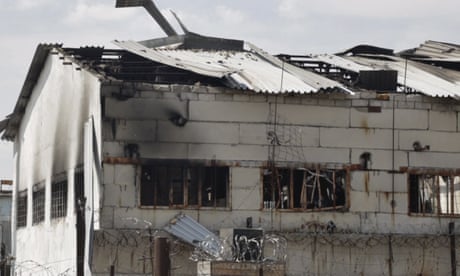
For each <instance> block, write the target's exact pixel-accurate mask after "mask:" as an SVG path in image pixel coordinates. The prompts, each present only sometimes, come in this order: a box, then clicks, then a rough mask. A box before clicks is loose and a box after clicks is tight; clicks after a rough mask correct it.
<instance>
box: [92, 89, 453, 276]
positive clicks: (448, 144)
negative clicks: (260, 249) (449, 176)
mask: <svg viewBox="0 0 460 276" xmlns="http://www.w3.org/2000/svg"><path fill="white" fill-rule="evenodd" d="M130 87H132V86H130ZM121 89H123V88H121ZM117 91H120V87H116V86H104V87H103V89H102V93H103V95H105V105H104V107H105V114H104V116H103V121H104V123H103V133H104V137H103V140H104V146H103V155H104V156H103V157H104V158H109V157H123V156H124V146H125V145H126V144H129V143H135V144H138V146H139V153H140V157H141V158H142V159H176V160H180V159H193V160H207V161H209V160H218V161H219V162H223V163H228V164H230V165H231V170H230V174H231V183H230V201H229V202H230V204H229V208H221V209H215V210H210V209H201V210H200V209H195V210H194V209H169V210H168V209H149V208H144V209H142V208H139V182H140V178H139V171H140V168H139V166H138V165H135V164H111V163H106V164H104V189H105V190H104V204H103V205H104V207H103V210H102V212H101V225H102V226H103V227H105V228H109V229H112V228H115V229H125V228H139V227H140V226H139V225H134V224H133V223H132V222H130V221H129V220H128V219H127V218H132V217H135V218H138V219H141V220H146V221H149V222H151V223H152V225H153V226H154V227H156V228H162V227H163V226H164V225H166V224H167V223H168V221H169V220H170V219H171V218H173V217H174V216H175V215H177V214H178V213H180V212H182V213H185V214H188V215H190V216H192V217H193V218H195V219H196V220H198V221H199V222H200V223H202V224H203V225H205V226H206V227H208V228H209V229H211V230H213V231H217V230H218V229H220V228H231V227H235V228H241V227H245V225H246V218H248V217H252V219H253V225H254V227H261V228H264V229H265V230H269V231H275V232H281V233H285V232H286V233H287V232H292V231H299V230H301V229H303V228H304V227H305V225H307V224H308V223H309V222H312V221H315V222H318V223H321V224H326V223H327V222H329V221H333V222H334V223H335V224H336V225H337V227H338V228H340V229H344V230H347V231H351V232H353V233H383V234H388V233H407V234H409V233H420V234H424V233H440V232H443V233H444V232H445V231H446V229H447V222H448V221H449V220H450V218H437V217H432V218H429V217H423V218H422V217H413V216H409V215H408V182H407V174H406V173H403V172H401V173H391V171H392V170H396V171H399V170H400V168H401V167H411V168H413V167H415V168H433V169H445V168H450V169H457V168H459V167H460V142H459V141H460V139H459V138H460V132H459V129H460V122H459V120H460V115H459V110H460V107H459V105H458V104H457V103H456V102H453V101H451V100H443V99H432V98H429V97H425V96H420V95H417V96H411V95H396V96H393V95H390V96H389V100H388V98H387V97H379V95H377V94H375V93H371V92H369V93H361V94H356V95H344V94H334V93H333V94H321V95H314V94H313V95H312V94H309V95H294V96H293V95H290V96H281V95H279V96H274V95H266V94H251V93H246V92H242V91H233V90H229V89H224V88H215V87H214V88H212V87H201V86H187V87H183V86H169V85H148V84H142V85H136V86H135V89H134V93H133V97H132V98H128V99H123V100H118V99H116V97H112V96H111V95H112V94H113V93H117ZM393 99H394V100H395V103H394V104H393V102H392V100H393ZM275 102H276V103H277V114H278V116H279V118H278V123H279V126H278V127H279V128H278V131H282V132H283V135H282V137H281V138H283V139H284V140H282V145H281V146H280V147H279V148H278V150H279V152H283V154H284V155H283V157H282V156H281V153H280V156H278V157H279V159H278V161H282V162H283V163H289V162H291V163H296V164H297V165H299V164H310V165H313V164H318V165H321V166H326V167H344V166H345V167H347V166H348V167H350V166H351V165H353V164H358V163H359V158H360V155H361V154H362V153H364V152H368V153H370V154H371V163H370V170H365V171H364V170H351V171H350V187H349V193H348V196H349V203H350V204H349V208H348V209H347V210H345V211H343V210H342V211H337V212H298V211H290V210H278V211H270V210H263V209H262V203H261V201H262V199H261V198H262V184H261V167H263V166H264V165H266V164H267V160H268V158H269V155H268V154H269V149H270V147H269V144H268V139H267V130H268V129H270V127H272V126H271V125H270V121H269V119H270V118H271V116H272V115H273V112H274V107H275V105H274V103H275ZM369 106H371V107H380V108H381V112H378V113H372V112H368V110H369V109H368V107H369ZM393 106H395V109H394V110H393ZM176 115H180V116H182V117H184V118H186V119H187V120H188V121H187V123H186V124H185V125H184V126H182V127H179V126H175V125H174V124H173V123H172V122H171V121H170V118H171V117H172V116H176ZM393 115H394V117H393ZM293 137H294V138H293ZM415 141H418V142H419V143H420V144H421V145H422V146H425V145H429V146H430V150H428V151H423V152H416V151H414V149H413V143H414V142H415ZM283 143H284V145H283ZM281 157H282V158H281ZM297 165H296V166H297ZM355 167H356V166H355ZM393 181H394V184H393ZM299 246H303V247H309V246H310V245H309V244H300V245H299ZM386 248H387V247H386ZM299 250H300V249H299ZM334 250H345V249H343V248H342V249H340V248H336V249H334ZM299 252H300V251H299ZM335 252H336V253H335V254H338V253H337V251H335ZM299 254H300V253H299ZM325 254H326V255H324V256H330V252H329V253H325ZM295 256H297V255H295ZM293 258H294V259H295V258H296V257H293ZM324 258H326V257H324ZM290 262H291V261H290ZM292 262H295V261H292ZM374 263H376V262H374ZM315 265H316V267H315V268H309V269H311V271H312V275H314V274H315V273H316V272H315V271H324V270H322V268H321V266H320V263H319V262H316V261H315ZM382 265H383V263H382ZM295 266H297V267H295ZM295 266H294V265H293V264H292V265H288V267H290V269H291V271H293V272H292V273H290V274H289V275H296V274H295V271H296V269H299V267H300V266H299V264H298V263H297V262H296V265H295ZM350 269H351V268H350ZM363 269H364V268H363ZM328 271H329V270H328ZM337 271H340V269H339V270H337ZM363 271H365V269H364V270H363ZM407 271H408V272H410V273H412V270H407ZM332 272H333V271H331V272H327V273H332Z"/></svg>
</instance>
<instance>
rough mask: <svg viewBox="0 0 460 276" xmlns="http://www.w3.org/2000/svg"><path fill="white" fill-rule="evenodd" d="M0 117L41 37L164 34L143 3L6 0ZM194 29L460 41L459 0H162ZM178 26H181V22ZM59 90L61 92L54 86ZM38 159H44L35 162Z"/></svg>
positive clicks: (297, 45) (267, 45)
mask: <svg viewBox="0 0 460 276" xmlns="http://www.w3.org/2000/svg"><path fill="white" fill-rule="evenodd" d="M1 1H2V5H1V9H0V26H1V27H0V42H1V43H0V60H1V62H0V91H1V93H2V94H1V95H2V97H1V101H0V117H1V118H4V117H5V116H6V115H8V114H10V113H11V112H12V110H13V108H14V105H15V103H16V99H17V97H18V94H19V92H20V89H21V87H22V84H23V81H24V78H25V76H26V74H27V70H28V68H29V65H30V62H31V59H32V56H33V54H34V51H35V48H36V46H37V45H38V44H39V43H63V44H64V46H68V47H79V46H88V45H90V46H105V47H106V48H115V46H112V45H111V43H110V41H112V40H114V39H119V40H127V39H133V40H145V39H149V38H157V37H162V36H164V34H163V32H162V31H161V29H160V28H159V27H158V26H157V25H156V23H155V22H154V21H153V19H152V18H151V17H150V16H149V15H148V14H147V12H146V11H145V10H144V9H142V8H123V9H115V8H114V7H115V0H66V1H56V0H1ZM156 4H157V6H158V7H159V8H160V9H161V10H162V11H163V13H164V14H166V16H167V18H168V19H170V21H172V17H171V15H170V13H169V12H168V10H173V11H175V12H176V13H177V14H178V15H179V17H181V19H182V21H183V22H184V23H185V25H186V26H187V27H188V29H189V30H191V31H193V32H197V33H200V34H204V35H210V36H219V37H226V38H236V39H243V40H247V41H250V42H252V43H254V44H256V45H257V46H259V47H260V48H263V49H265V50H266V51H268V52H269V53H272V54H278V53H291V54H310V53H334V52H339V51H341V50H344V49H347V48H350V47H352V46H355V45H358V44H363V43H366V44H372V45H376V46H381V47H386V48H392V49H395V50H397V51H399V50H404V49H408V48H413V47H416V46H418V45H419V44H420V43H422V42H424V41H425V40H429V39H431V40H439V41H444V42H452V43H457V44H460V33H459V26H460V15H459V11H460V1H459V0H385V1H375V0H347V1H345V0H156ZM173 26H175V27H176V29H177V30H178V31H179V28H178V27H177V24H175V22H174V23H173ZM56 92H59V91H56ZM12 156H13V149H12V143H8V142H4V141H2V142H0V179H11V178H12V177H13V165H12ZM37 162H39V160H37Z"/></svg>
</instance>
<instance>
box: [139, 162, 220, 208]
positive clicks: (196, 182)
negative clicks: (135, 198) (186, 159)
mask: <svg viewBox="0 0 460 276" xmlns="http://www.w3.org/2000/svg"><path fill="white" fill-rule="evenodd" d="M228 187H229V168H228V167H217V166H212V167H206V166H174V165H172V166H164V165H144V166H142V178H141V195H140V203H141V205H142V206H169V207H201V206H204V207H227V202H228V199H227V195H228Z"/></svg>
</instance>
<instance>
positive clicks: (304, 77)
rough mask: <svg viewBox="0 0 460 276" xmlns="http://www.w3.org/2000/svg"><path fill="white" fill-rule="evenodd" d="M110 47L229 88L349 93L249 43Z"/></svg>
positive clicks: (119, 43)
mask: <svg viewBox="0 0 460 276" xmlns="http://www.w3.org/2000/svg"><path fill="white" fill-rule="evenodd" d="M114 44H115V45H117V46H119V47H120V48H122V49H125V50H126V51H128V52H131V53H133V54H137V55H139V56H142V57H144V58H146V59H149V60H151V61H154V62H158V63H162V64H164V65H168V66H171V67H175V68H178V69H182V70H186V71H191V72H193V73H196V74H199V75H204V76H208V77H212V78H218V79H223V80H225V82H224V83H225V84H226V85H227V86H229V87H230V88H235V89H243V90H252V91H255V92H265V93H280V92H281V93H301V94H302V93H315V92H319V91H326V90H334V89H336V90H342V91H346V92H348V93H351V91H350V90H348V89H346V88H345V87H344V86H343V85H341V84H340V83H338V82H335V81H332V80H329V79H327V78H325V77H322V76H320V75H318V74H316V73H313V72H309V71H305V70H299V68H296V67H295V66H292V65H290V64H285V63H284V62H283V61H281V60H279V59H277V58H275V57H272V56H269V55H267V54H264V53H263V52H262V51H261V50H260V49H258V48H257V47H255V46H253V45H251V44H246V46H247V47H248V48H249V49H248V50H245V51H228V50H219V51H210V50H202V49H186V50H179V49H174V50H169V49H162V48H160V49H157V48H148V47H146V46H144V45H142V44H141V43H138V42H135V41H114Z"/></svg>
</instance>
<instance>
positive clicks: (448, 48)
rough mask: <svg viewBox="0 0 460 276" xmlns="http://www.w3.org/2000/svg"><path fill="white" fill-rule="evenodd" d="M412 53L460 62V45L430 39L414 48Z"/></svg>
mask: <svg viewBox="0 0 460 276" xmlns="http://www.w3.org/2000/svg"><path fill="white" fill-rule="evenodd" d="M412 54H414V55H418V56H423V57H425V58H428V59H431V60H440V61H441V60H443V61H451V62H460V45H457V44H452V43H445V42H439V41H432V40H428V41H426V42H425V43H423V44H420V46H419V47H418V48H415V49H413V53H412Z"/></svg>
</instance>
